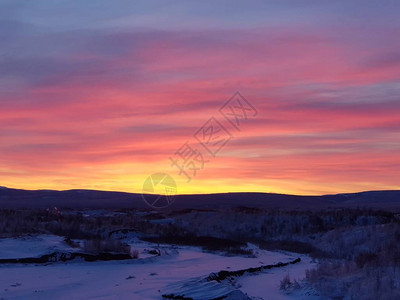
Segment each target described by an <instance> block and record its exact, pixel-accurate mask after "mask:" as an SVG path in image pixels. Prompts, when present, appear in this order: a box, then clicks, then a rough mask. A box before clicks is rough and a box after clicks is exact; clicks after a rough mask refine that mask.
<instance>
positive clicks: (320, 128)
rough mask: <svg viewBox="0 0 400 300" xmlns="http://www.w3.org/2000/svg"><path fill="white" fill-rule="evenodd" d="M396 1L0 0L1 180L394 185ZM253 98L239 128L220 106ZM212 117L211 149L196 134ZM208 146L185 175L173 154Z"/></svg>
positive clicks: (303, 188) (118, 185) (184, 188)
mask: <svg viewBox="0 0 400 300" xmlns="http://www.w3.org/2000/svg"><path fill="white" fill-rule="evenodd" d="M399 11H400V1H360V0H355V1H348V0H346V1H332V0H331V1H317V0H315V1H285V0H283V1H140V2H139V1H50V0H49V1H13V0H9V1H1V0H0V185H1V186H7V187H12V188H25V189H77V188H79V189H81V188H82V189H100V190H118V191H128V192H141V190H142V186H143V182H144V181H145V179H146V177H147V176H149V175H150V174H152V173H157V172H165V173H168V174H170V175H171V176H172V177H173V178H174V179H175V180H176V182H177V185H178V192H179V193H211V192H233V191H259V192H278V193H293V194H326V193H341V192H357V191H362V190H377V189H400V181H399V179H400V18H399ZM237 91H239V92H240V93H241V95H243V96H244V97H245V98H246V99H247V100H248V102H249V103H251V104H252V105H253V106H254V108H255V109H256V110H257V112H258V113H257V115H256V116H251V117H249V118H248V119H247V120H245V121H243V122H242V123H241V127H240V131H238V130H236V129H235V127H233V126H232V124H230V123H229V122H227V120H226V119H224V117H223V116H222V115H221V114H220V112H219V109H220V108H221V107H222V105H224V103H225V102H226V101H227V100H228V99H230V98H231V97H232V96H233V95H234V93H235V92H237ZM211 117H215V119H217V120H218V121H219V122H220V123H221V124H222V125H223V126H224V128H225V129H226V130H227V131H229V132H230V134H231V135H232V139H231V140H230V141H229V142H227V143H226V145H225V146H224V147H222V148H221V149H220V151H219V152H218V154H217V155H216V156H215V157H213V156H211V155H209V154H208V153H207V151H206V150H205V149H204V147H202V146H201V145H200V144H199V143H198V142H197V141H196V139H195V137H194V134H195V133H196V132H197V131H198V130H199V129H200V128H201V127H202V126H203V125H204V124H205V123H206V122H207V121H208V120H209V119H210V118H211ZM186 142H188V143H189V144H190V145H192V147H193V148H195V149H197V151H198V153H202V155H203V156H204V158H205V159H206V160H207V162H206V163H205V164H204V168H203V169H201V170H198V171H197V174H196V175H195V176H193V178H192V180H191V181H190V182H187V180H186V178H185V177H184V176H183V175H182V174H179V170H178V168H177V167H176V166H173V165H172V164H171V160H170V158H171V157H172V158H173V157H174V156H175V155H176V152H177V150H178V149H180V147H181V146H182V145H184V144H185V143H186Z"/></svg>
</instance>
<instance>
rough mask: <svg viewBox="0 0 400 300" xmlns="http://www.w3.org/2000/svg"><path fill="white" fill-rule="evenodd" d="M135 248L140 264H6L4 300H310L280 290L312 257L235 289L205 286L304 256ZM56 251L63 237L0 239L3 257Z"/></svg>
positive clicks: (0, 287) (1, 271) (247, 278)
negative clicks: (224, 296)
mask: <svg viewBox="0 0 400 300" xmlns="http://www.w3.org/2000/svg"><path fill="white" fill-rule="evenodd" d="M130 243H131V246H132V248H134V249H138V250H139V252H140V253H139V259H137V260H129V261H106V262H80V261H72V262H68V263H52V264H46V265H34V264H26V265H23V264H5V265H0V299H161V295H162V294H164V293H167V294H168V293H170V292H174V291H175V292H176V293H177V294H179V291H183V290H187V289H192V290H193V289H197V292H198V294H196V295H199V296H198V297H199V299H210V298H212V295H218V294H219V293H220V292H222V291H223V290H233V289H235V288H239V289H240V290H241V291H242V292H244V293H247V294H248V295H249V296H252V297H259V298H255V299H306V297H305V296H304V295H303V296H302V295H295V296H293V295H285V294H284V293H282V292H280V291H279V283H280V280H281V279H282V278H283V277H284V276H285V275H286V274H288V273H289V274H290V276H291V278H294V279H296V278H297V279H301V278H304V272H305V269H307V268H311V267H312V264H311V260H310V258H308V257H306V256H300V257H301V258H302V261H301V262H300V263H298V264H294V265H290V266H286V267H283V268H277V269H272V270H268V271H265V272H262V273H259V274H254V275H244V276H243V277H240V278H238V279H237V280H236V283H235V286H232V285H229V283H222V284H220V283H217V282H215V281H213V282H209V283H204V280H203V281H202V278H204V277H205V276H208V275H209V274H210V273H212V272H218V271H220V270H230V271H234V270H240V269H246V268H249V267H258V266H260V265H266V264H275V263H278V262H288V261H291V260H293V259H295V258H297V257H299V256H297V255H296V256H293V255H289V254H284V253H278V252H269V251H264V250H259V249H258V250H257V249H256V252H257V257H253V258H247V257H239V256H230V257H228V256H223V255H219V254H213V253H205V252H202V251H201V249H199V248H196V247H173V246H167V245H164V246H160V247H159V246H158V245H155V244H150V243H144V242H140V241H137V240H131V241H130ZM63 247H64V248H63ZM154 248H159V249H160V252H161V254H162V255H161V256H152V255H149V254H148V253H147V251H146V250H150V249H154ZM54 249H62V250H67V249H68V248H67V246H65V245H64V243H63V241H62V238H59V237H54V236H38V237H32V238H25V239H21V238H20V239H3V240H0V258H10V257H12V258H15V257H16V256H18V257H21V255H22V256H23V257H28V256H30V257H33V256H38V255H41V254H46V253H49V252H51V250H54ZM200 281H201V282H202V285H201V286H199V282H200ZM192 284H193V285H192Z"/></svg>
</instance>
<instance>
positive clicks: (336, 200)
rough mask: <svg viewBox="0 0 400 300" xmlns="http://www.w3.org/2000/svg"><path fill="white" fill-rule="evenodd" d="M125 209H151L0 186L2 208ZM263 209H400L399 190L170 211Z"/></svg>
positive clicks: (119, 200)
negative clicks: (233, 208) (237, 208)
mask: <svg viewBox="0 0 400 300" xmlns="http://www.w3.org/2000/svg"><path fill="white" fill-rule="evenodd" d="M54 206H56V207H58V208H72V209H85V208H88V209H101V208H105V209H124V208H139V209H145V208H149V207H148V206H147V205H146V203H145V202H144V201H143V199H142V195H141V194H138V193H125V192H112V191H97V190H66V191H56V190H21V189H11V188H6V187H0V208H48V207H54ZM232 207H254V208H260V209H310V210H312V209H324V208H339V207H347V208H357V207H360V208H361V207H363V208H377V209H388V210H400V190H384V191H366V192H359V193H346V194H336V195H322V196H299V195H286V194H274V193H219V194H198V195H177V196H176V199H175V201H174V203H173V204H172V205H171V206H170V207H169V208H168V209H187V208H196V209H207V208H210V209H215V208H232Z"/></svg>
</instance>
